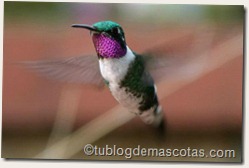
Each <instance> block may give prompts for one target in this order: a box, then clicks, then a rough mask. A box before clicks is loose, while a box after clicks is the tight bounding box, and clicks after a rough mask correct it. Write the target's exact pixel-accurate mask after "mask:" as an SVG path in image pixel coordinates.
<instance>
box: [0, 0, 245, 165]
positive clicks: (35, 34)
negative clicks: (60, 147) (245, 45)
mask: <svg viewBox="0 0 249 168" xmlns="http://www.w3.org/2000/svg"><path fill="white" fill-rule="evenodd" d="M244 14H245V11H244V7H243V6H232V5H231V6H229V5H228V6H226V5H219V6H216V5H162V4H158V5H156V4H108V3H103V4H102V3H62V2H49V3H48V2H14V1H13V2H4V55H3V63H4V67H3V114H2V115H3V123H2V124H3V127H2V128H3V130H2V135H3V136H2V157H5V158H32V157H34V156H36V155H37V154H38V153H39V152H41V151H43V150H44V149H45V148H46V147H47V144H48V141H50V140H51V136H52V133H53V127H54V124H55V122H56V115H57V112H58V111H59V109H60V108H61V107H60V106H61V104H63V102H66V103H64V106H63V105H62V106H63V107H66V108H70V105H71V103H72V104H73V101H76V102H77V103H76V104H77V105H76V106H77V107H76V109H75V110H74V111H70V110H69V111H68V112H67V111H66V113H65V114H66V115H65V116H64V117H62V119H61V124H62V125H63V127H61V129H60V130H59V131H58V132H57V134H58V135H56V136H58V137H54V140H53V142H57V141H58V140H59V139H60V138H61V137H63V136H65V135H67V134H68V133H70V132H71V131H75V130H77V129H78V128H80V127H82V126H84V125H85V124H87V123H88V122H89V121H91V120H94V119H95V118H96V117H98V116H100V115H101V114H103V113H105V112H106V111H108V110H109V109H111V108H112V107H113V106H115V105H117V102H116V101H115V100H114V98H113V97H112V95H111V94H110V92H109V90H108V89H107V88H105V89H103V90H98V89H96V88H94V87H92V86H89V85H74V84H65V83H60V82H56V81H50V80H47V79H45V78H42V77H39V76H37V75H36V74H35V73H33V72H31V71H28V70H27V69H25V68H23V67H19V66H16V65H13V63H15V62H18V61H25V60H40V59H48V58H54V57H70V56H79V55H84V54H89V53H91V54H94V53H95V52H94V51H95V50H94V48H93V44H92V41H91V38H90V36H89V32H86V31H81V30H75V29H72V28H71V27H70V26H71V25H72V24H75V23H86V24H93V23H95V22H97V21H101V20H113V21H115V22H118V23H119V24H120V25H122V27H123V28H124V30H125V33H126V39H127V44H128V45H129V46H130V47H131V48H132V49H133V50H135V51H137V52H138V53H140V52H143V51H145V50H147V49H150V48H153V47H157V46H160V47H159V48H160V49H164V47H165V46H166V45H172V46H173V48H176V49H175V50H178V48H179V51H183V52H182V53H184V52H188V50H191V48H188V47H186V46H187V45H186V46H184V45H180V42H181V41H183V40H182V39H181V38H179V39H178V41H176V42H175V43H171V42H170V40H169V39H171V38H172V39H173V38H174V37H176V36H178V35H181V34H191V33H192V34H191V35H193V36H195V37H198V36H200V35H203V34H204V35H205V33H207V32H209V31H207V32H205V31H203V32H202V31H199V32H197V31H195V30H198V29H197V28H198V27H208V30H209V28H210V27H211V28H213V27H214V29H215V30H216V29H217V31H215V35H214V38H215V40H214V41H215V42H214V44H212V48H215V47H216V46H219V44H222V43H223V42H224V43H225V41H226V40H229V39H232V37H234V36H235V35H237V34H243V23H244ZM211 28H210V31H211ZM212 30H213V29H212ZM198 33H199V34H198ZM202 40H203V39H200V41H202ZM190 42H191V41H186V43H190ZM200 44H201V45H202V43H200ZM233 47H235V48H236V47H242V46H241V45H240V44H238V46H230V48H233ZM223 50H224V53H226V50H227V48H223ZM210 51H212V49H211V47H210ZM199 52H201V51H199ZM221 55H222V54H221ZM212 61H213V62H212ZM215 61H217V62H218V61H220V60H219V58H217V60H215V58H212V60H211V56H210V60H207V62H208V64H209V65H210V66H211V65H213V64H215V63H216V62H215ZM222 61H224V62H226V63H224V64H222V65H221V66H220V67H218V68H217V69H215V70H213V71H212V72H210V73H208V74H204V75H203V76H201V77H200V78H199V79H198V80H195V81H193V82H191V83H189V84H187V85H186V86H185V85H184V86H183V87H182V88H180V89H179V90H177V91H175V92H174V93H172V94H170V95H169V96H167V97H166V98H164V99H162V100H160V102H161V104H162V106H163V108H164V109H166V110H165V112H166V117H167V127H168V130H167V131H168V132H167V139H166V141H165V142H162V141H158V139H157V137H156V136H155V130H154V129H152V128H150V127H148V126H146V125H144V124H143V123H142V122H141V121H140V119H138V118H135V119H133V120H132V121H129V122H128V123H127V124H125V125H123V126H122V127H120V128H118V129H117V130H115V131H113V132H111V133H110V134H108V135H106V136H104V137H102V138H101V139H99V140H98V141H96V142H94V143H95V144H97V145H99V146H101V145H103V146H104V145H106V144H110V145H111V144H116V145H119V146H124V147H127V146H128V147H130V146H135V147H136V146H137V145H138V144H140V145H143V146H145V147H146V146H152V147H154V146H158V147H171V148H187V147H188V146H190V147H192V148H205V149H213V148H215V149H217V148H218V149H235V150H236V152H237V154H238V155H237V157H236V158H232V159H229V158H216V159H210V158H202V159H200V158H153V159H159V160H171V161H172V160H174V161H214V162H240V161H241V152H242V147H241V145H242V144H241V142H242V138H241V136H242V78H243V76H242V72H243V51H242V50H241V52H238V53H236V57H235V58H234V59H232V60H228V61H227V60H226V59H224V60H222ZM207 67H208V66H207ZM181 84H182V83H181V81H177V82H176V83H169V84H166V85H165V88H166V90H167V88H170V87H171V86H176V85H181ZM162 90H163V88H161V90H160V88H159V91H158V92H159V93H160V92H161V91H162ZM67 91H69V92H70V93H69V95H70V96H72V97H68V99H66V100H64V99H63V95H65V94H68V92H67ZM67 101H68V102H67ZM67 103H68V104H67ZM65 104H66V105H65ZM104 125H105V123H103V126H104ZM85 136H87V135H85ZM81 138H82V139H84V137H80V138H79V141H81ZM79 148H81V147H79ZM49 158H58V156H56V155H54V156H51V157H49ZM71 158H73V159H109V160H110V159H124V158H122V157H121V158H120V157H118V158H117V157H116V158H115V157H114V158H112V157H86V156H84V155H83V154H82V152H78V153H75V155H74V156H72V157H71ZM137 159H142V160H146V158H137Z"/></svg>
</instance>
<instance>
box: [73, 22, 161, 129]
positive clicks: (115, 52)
mask: <svg viewBox="0 0 249 168" xmlns="http://www.w3.org/2000/svg"><path fill="white" fill-rule="evenodd" d="M72 27H74V28H83V29H87V30H89V31H90V35H91V37H92V41H93V44H94V47H95V50H96V53H97V57H98V62H99V69H100V73H101V76H102V78H103V80H104V81H105V83H106V85H107V86H108V87H109V89H110V91H111V93H112V95H113V97H114V98H115V99H116V100H117V101H118V102H119V103H120V104H121V105H122V106H123V107H125V108H126V109H127V110H129V111H130V112H132V113H134V114H136V115H138V116H139V117H140V118H141V119H142V120H143V121H144V122H145V123H146V124H151V125H153V126H155V127H160V126H161V125H162V124H163V111H162V108H161V106H160V105H159V102H158V98H157V91H156V86H155V84H154V81H153V78H152V77H151V75H150V73H149V72H148V70H147V69H146V67H145V61H144V59H143V56H142V55H139V54H136V53H135V52H134V51H133V50H131V49H130V48H129V47H128V45H127V43H126V40H125V34H124V30H123V29H122V27H121V26H120V25H119V24H118V23H116V22H113V21H101V22H97V23H95V24H93V25H86V24H73V25H72Z"/></svg>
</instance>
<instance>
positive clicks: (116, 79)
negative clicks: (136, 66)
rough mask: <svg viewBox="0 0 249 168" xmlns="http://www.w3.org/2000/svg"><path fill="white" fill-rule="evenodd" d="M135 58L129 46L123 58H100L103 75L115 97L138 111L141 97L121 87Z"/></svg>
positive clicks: (124, 104)
mask: <svg viewBox="0 0 249 168" xmlns="http://www.w3.org/2000/svg"><path fill="white" fill-rule="evenodd" d="M134 59H135V55H134V54H133V53H132V51H131V50H130V49H129V48H128V47H127V53H126V55H125V56H123V57H122V58H118V59H100V60H99V66H100V72H101V75H102V76H103V78H104V79H105V80H107V81H108V82H109V89H110V91H111V93H112V95H113V96H114V98H115V99H116V100H117V101H118V102H119V103H120V104H121V105H123V106H125V107H126V108H129V109H130V110H131V111H133V112H136V111H135V110H137V109H138V106H139V102H140V101H141V100H140V99H138V98H136V97H135V96H133V95H132V94H131V93H128V92H126V91H125V88H120V86H119V83H120V82H121V81H122V79H123V78H124V77H125V75H126V74H127V71H128V69H129V66H130V63H132V62H133V61H134Z"/></svg>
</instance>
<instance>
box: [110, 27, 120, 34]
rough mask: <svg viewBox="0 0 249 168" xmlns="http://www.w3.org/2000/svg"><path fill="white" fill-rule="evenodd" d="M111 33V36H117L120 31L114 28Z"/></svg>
mask: <svg viewBox="0 0 249 168" xmlns="http://www.w3.org/2000/svg"><path fill="white" fill-rule="evenodd" d="M111 31H112V33H113V34H119V33H120V30H119V28H117V27H114V28H113V29H112V30H111Z"/></svg>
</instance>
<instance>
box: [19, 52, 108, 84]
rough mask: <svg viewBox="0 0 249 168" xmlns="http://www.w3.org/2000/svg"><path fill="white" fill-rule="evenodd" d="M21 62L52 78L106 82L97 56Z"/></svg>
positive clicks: (88, 82)
mask: <svg viewBox="0 0 249 168" xmlns="http://www.w3.org/2000/svg"><path fill="white" fill-rule="evenodd" d="M21 64H23V65H24V66H25V67H27V68H29V69H32V70H34V71H37V72H39V74H41V75H43V76H45V77H48V78H50V79H55V80H60V81H64V82H70V83H85V84H94V85H97V86H99V87H100V86H103V84H104V82H103V79H102V77H101V74H100V71H99V65H98V60H97V57H95V56H80V57H70V58H62V59H52V60H42V61H25V62H21Z"/></svg>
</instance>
